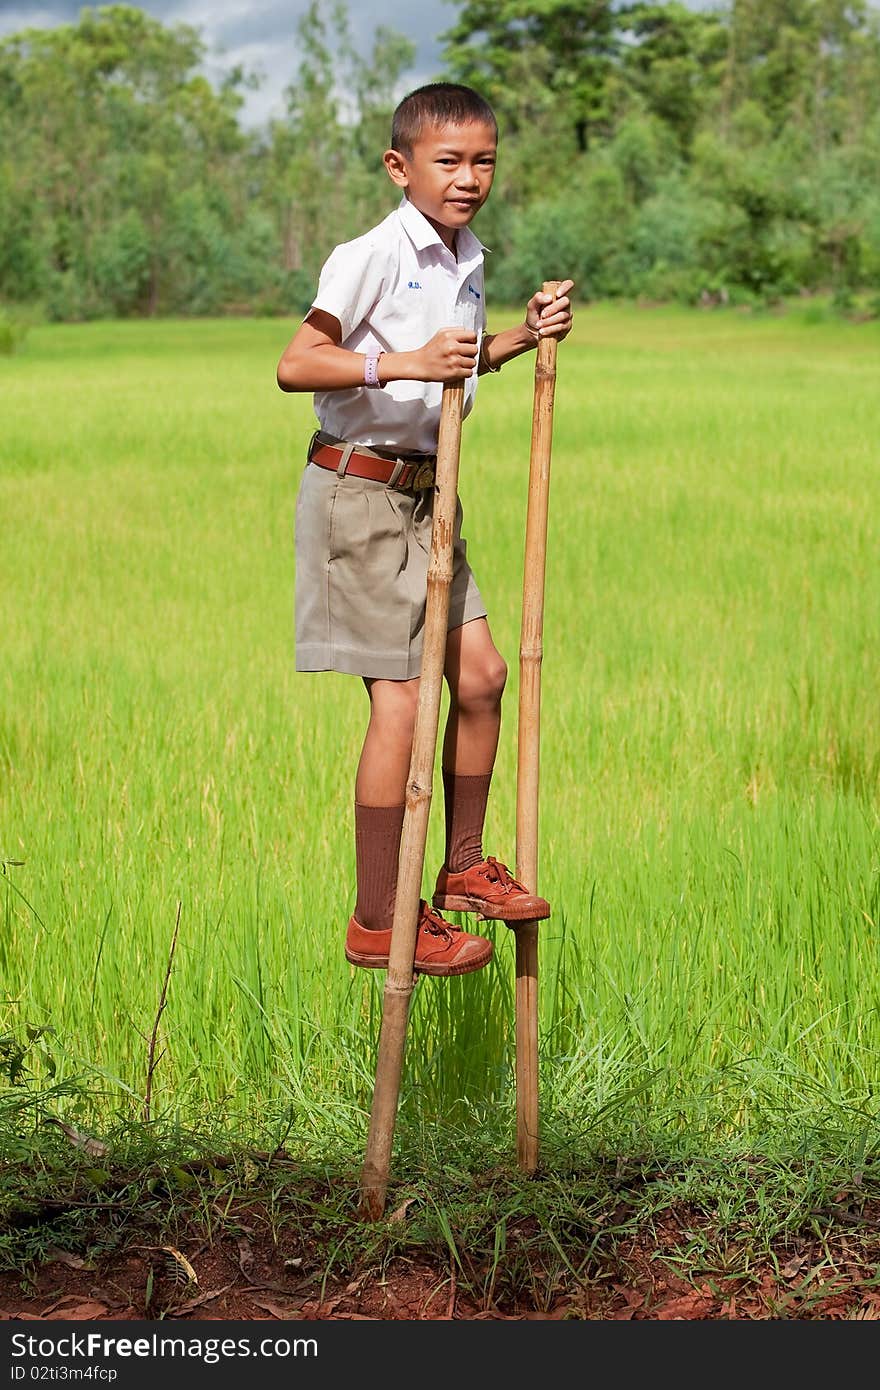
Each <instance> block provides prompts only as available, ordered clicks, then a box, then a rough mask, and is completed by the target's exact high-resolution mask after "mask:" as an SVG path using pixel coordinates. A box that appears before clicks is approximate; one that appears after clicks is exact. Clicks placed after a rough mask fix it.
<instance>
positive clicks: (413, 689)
mask: <svg viewBox="0 0 880 1390" xmlns="http://www.w3.org/2000/svg"><path fill="white" fill-rule="evenodd" d="M418 706H419V682H418V681H417V680H414V681H394V682H393V683H391V682H389V683H387V684H386V686H385V689H384V690H383V692H382V697H381V701H379V702H377V701H374V703H373V717H374V718H375V717H377V716H378V718H379V719H381V720H383V721H385V722H387V723H389V724H390V725H391V726H392V727H393V728H395V729H396V730H397V731H398V732H399V733H401V734H407V733H409V734H410V735H411V734H412V731H413V729H414V728H415V722H416V711H417V709H418Z"/></svg>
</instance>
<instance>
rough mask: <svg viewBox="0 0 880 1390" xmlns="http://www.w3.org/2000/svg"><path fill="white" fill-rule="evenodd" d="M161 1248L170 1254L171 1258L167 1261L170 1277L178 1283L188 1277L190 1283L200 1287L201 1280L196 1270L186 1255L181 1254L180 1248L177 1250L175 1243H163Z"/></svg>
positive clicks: (187, 1280)
mask: <svg viewBox="0 0 880 1390" xmlns="http://www.w3.org/2000/svg"><path fill="white" fill-rule="evenodd" d="M160 1249H162V1250H164V1251H165V1254H166V1255H169V1256H170V1259H169V1260H168V1261H167V1262H166V1263H167V1267H168V1274H169V1277H170V1278H171V1279H173V1280H174V1282H175V1283H177V1284H179V1283H182V1282H183V1280H184V1279H186V1282H187V1283H188V1284H192V1285H194V1286H195V1288H198V1287H199V1281H198V1278H197V1277H196V1272H195V1270H194V1269H193V1267H192V1265H191V1264H190V1262H189V1260H188V1259H187V1258H186V1256H185V1255H181V1253H180V1251H179V1250H175V1248H174V1246H173V1245H162V1246H160Z"/></svg>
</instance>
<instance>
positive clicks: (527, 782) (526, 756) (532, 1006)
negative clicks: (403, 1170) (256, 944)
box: [510, 280, 559, 1173]
mask: <svg viewBox="0 0 880 1390" xmlns="http://www.w3.org/2000/svg"><path fill="white" fill-rule="evenodd" d="M541 288H542V289H543V291H544V293H545V294H552V295H554V296H555V294H556V292H557V290H558V288H559V282H558V280H548V281H546V282H545V283H544V284H543V285H542V287H541ZM557 346H558V345H557V342H556V339H555V338H542V339H541V341H540V342H539V343H538V350H537V355H536V359H535V396H534V406H533V411H532V444H531V455H530V460H529V498H528V507H527V512H526V544H525V561H524V565H523V608H522V627H521V630H520V647H519V672H520V684H519V729H518V748H517V777H516V876H517V878H518V879H519V880H520V882H521V883H523V884H524V885H525V887H526V888H527V889H528V891H529V892H530V893H537V891H538V781H539V765H540V742H541V662H542V661H543V658H544V645H543V637H544V572H545V568H546V558H547V512H548V503H549V494H550V446H551V442H552V434H553V398H554V394H555V390H556V349H557ZM510 925H511V926H512V927H513V928H514V930H515V932H516V1156H517V1162H518V1164H519V1167H520V1168H521V1169H522V1170H523V1172H526V1173H534V1171H535V1169H536V1168H537V1166H538V923H537V922H511V923H510Z"/></svg>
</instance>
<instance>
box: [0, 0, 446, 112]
mask: <svg viewBox="0 0 880 1390" xmlns="http://www.w3.org/2000/svg"><path fill="white" fill-rule="evenodd" d="M97 3H99V0H95V5H94V6H93V7H96V5H97ZM307 5H308V0H146V2H145V3H143V4H139V5H137V8H138V9H141V10H145V11H146V12H147V13H148V14H152V15H155V16H156V18H157V19H161V20H162V21H163V23H174V22H175V21H182V22H183V23H185V24H191V25H193V26H194V27H195V28H197V29H200V30H201V33H202V37H203V39H204V40H205V43H206V44H207V47H208V52H209V55H210V61H209V63H208V65H207V70H208V73H209V75H215V74H216V73H217V72H221V71H223V70H224V69H226V68H230V67H232V66H233V65H234V64H236V63H241V64H243V66H244V67H245V68H247V69H248V70H249V71H254V72H258V73H259V74H260V75H261V76H262V79H263V81H262V85H261V87H260V89H259V91H257V92H253V93H248V94H247V96H246V105H245V108H244V119H245V121H246V122H247V123H248V124H250V125H259V124H262V123H263V122H264V121H266V120H267V119H268V118H269V117H270V116H272V115H281V114H282V111H283V101H282V92H283V90H284V88H285V86H287V84H288V83H289V82H290V80H291V77H292V76H293V73H294V71H295V69H296V67H297V62H298V55H297V46H296V23H297V20H298V19H299V17H300V16H301V15H302V14H303V12H304V11H305V10H306V8H307ZM81 8H82V0H0V37H2V36H3V35H5V34H13V33H15V32H16V30H19V29H26V28H33V27H37V28H43V27H48V26H50V25H54V24H68V23H71V22H72V21H75V20H76V18H77V16H78V14H79V12H80V9H81ZM348 12H349V16H350V22H351V31H352V35H353V37H354V39H355V42H356V44H357V46H358V48H360V49H363V50H364V51H368V50H369V48H370V47H371V44H372V36H373V33H374V32H375V29H376V27H377V25H379V24H384V25H386V26H387V27H388V28H391V29H395V30H397V32H398V33H401V34H405V35H406V36H407V38H410V39H412V40H413V42H414V43H415V44H416V45H417V49H416V61H415V65H414V67H413V68H412V70H411V71H410V72H409V73H407V74H406V77H405V87H406V88H409V87H415V86H418V85H419V83H421V82H429V81H430V80H431V79H432V78H433V77H436V76H437V73H438V71H439V68H440V51H441V48H442V44H441V43H440V42H439V37H438V36H439V35H440V34H442V33H443V31H444V30H446V29H448V28H450V27H451V25H452V24H453V23H454V20H455V16H456V6H455V5H454V4H452V3H450V0H382V3H381V5H378V4H376V3H375V0H349V3H348ZM402 94H403V93H401V95H402Z"/></svg>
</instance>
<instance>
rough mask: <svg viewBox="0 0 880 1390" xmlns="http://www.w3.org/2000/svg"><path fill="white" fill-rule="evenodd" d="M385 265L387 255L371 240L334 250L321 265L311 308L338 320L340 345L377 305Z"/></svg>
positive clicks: (362, 240) (346, 244) (384, 277)
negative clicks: (340, 331)
mask: <svg viewBox="0 0 880 1390" xmlns="http://www.w3.org/2000/svg"><path fill="white" fill-rule="evenodd" d="M387 265H388V257H387V254H386V253H384V252H383V251H382V248H381V246H379V245H377V243H376V242H375V241H374V240H373V239H372V238H370V237H358V238H357V239H356V240H355V241H349V242H345V243H344V244H343V245H342V246H337V247H336V249H335V250H334V251H331V252H330V255H329V256H328V257H327V259H326V261H325V262H324V265H323V267H322V269H321V275H320V278H319V280H318V289H317V293H316V295H315V298H314V300H313V301H312V308H313V309H323V310H324V312H325V313H327V314H332V315H333V317H334V318H336V319H338V320H339V322H340V324H341V326H342V341H343V342H345V340H346V338H349V337H351V334H352V333H353V332H354V330H355V329H356V328H357V326H358V324H360V323H363V321H364V319H366V318H368V317H369V314H370V311H371V310H372V309H373V308H375V306H376V304H377V303H378V302H379V299H380V298H381V296H382V293H383V291H384V289H385V282H386V278H387V276H386V272H387Z"/></svg>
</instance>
